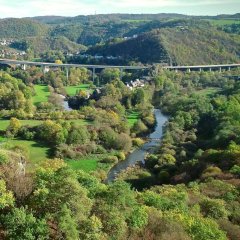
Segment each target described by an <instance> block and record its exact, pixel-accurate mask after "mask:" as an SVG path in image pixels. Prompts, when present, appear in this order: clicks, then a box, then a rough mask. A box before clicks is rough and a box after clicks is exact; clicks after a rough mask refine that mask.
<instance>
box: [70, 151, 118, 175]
mask: <svg viewBox="0 0 240 240" xmlns="http://www.w3.org/2000/svg"><path fill="white" fill-rule="evenodd" d="M115 154H116V151H112V152H110V153H104V154H89V155H87V156H84V157H82V158H80V159H76V160H75V159H65V161H66V163H67V164H68V165H69V166H70V167H71V168H72V169H73V170H83V171H85V172H91V171H96V170H97V169H102V170H106V171H107V170H109V167H111V164H109V163H101V162H100V161H101V160H102V159H104V158H105V157H107V156H114V155H115Z"/></svg>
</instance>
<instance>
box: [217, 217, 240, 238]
mask: <svg viewBox="0 0 240 240" xmlns="http://www.w3.org/2000/svg"><path fill="white" fill-rule="evenodd" d="M218 224H219V226H220V227H221V229H222V230H223V231H225V232H226V233H227V237H228V239H231V240H239V239H240V227H239V226H238V225H234V224H232V223H231V222H230V221H228V220H225V219H220V220H219V221H218Z"/></svg>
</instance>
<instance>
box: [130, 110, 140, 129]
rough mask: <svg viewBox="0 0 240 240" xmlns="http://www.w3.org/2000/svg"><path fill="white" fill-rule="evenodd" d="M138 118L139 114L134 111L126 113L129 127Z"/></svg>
mask: <svg viewBox="0 0 240 240" xmlns="http://www.w3.org/2000/svg"><path fill="white" fill-rule="evenodd" d="M139 119H140V114H139V113H138V112H136V111H131V112H129V113H128V114H127V120H128V124H129V126H130V127H132V126H133V125H134V124H135V123H136V122H137V121H138V120H139Z"/></svg>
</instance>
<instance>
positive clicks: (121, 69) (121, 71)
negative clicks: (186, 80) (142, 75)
mask: <svg viewBox="0 0 240 240" xmlns="http://www.w3.org/2000/svg"><path fill="white" fill-rule="evenodd" d="M122 78H123V68H120V80H122Z"/></svg>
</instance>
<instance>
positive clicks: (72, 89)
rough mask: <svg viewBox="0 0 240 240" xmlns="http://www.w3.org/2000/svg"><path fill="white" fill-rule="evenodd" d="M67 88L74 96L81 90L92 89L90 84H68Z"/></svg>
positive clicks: (70, 94)
mask: <svg viewBox="0 0 240 240" xmlns="http://www.w3.org/2000/svg"><path fill="white" fill-rule="evenodd" d="M65 90H66V92H67V94H68V95H69V96H74V95H75V94H76V92H77V91H79V90H85V91H86V90H90V84H81V85H77V86H66V87H65Z"/></svg>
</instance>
